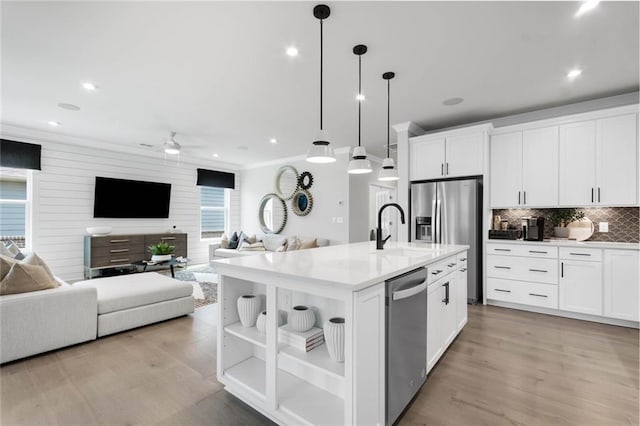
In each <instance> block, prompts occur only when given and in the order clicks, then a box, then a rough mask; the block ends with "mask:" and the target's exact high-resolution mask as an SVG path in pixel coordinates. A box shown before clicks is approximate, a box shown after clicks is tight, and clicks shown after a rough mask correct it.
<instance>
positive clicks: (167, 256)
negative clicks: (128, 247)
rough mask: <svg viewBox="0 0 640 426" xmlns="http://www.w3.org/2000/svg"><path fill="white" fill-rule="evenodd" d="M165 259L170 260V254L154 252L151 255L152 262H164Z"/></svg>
mask: <svg viewBox="0 0 640 426" xmlns="http://www.w3.org/2000/svg"><path fill="white" fill-rule="evenodd" d="M167 260H171V255H170V254H154V255H152V256H151V261H152V262H166V261H167Z"/></svg>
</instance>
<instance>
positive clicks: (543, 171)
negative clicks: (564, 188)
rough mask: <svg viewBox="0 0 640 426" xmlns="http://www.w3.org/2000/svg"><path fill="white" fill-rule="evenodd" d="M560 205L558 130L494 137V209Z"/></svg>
mask: <svg viewBox="0 0 640 426" xmlns="http://www.w3.org/2000/svg"><path fill="white" fill-rule="evenodd" d="M557 204H558V127H557V126H552V127H545V128H540V129H532V130H524V131H518V132H513V133H504V134H497V135H494V136H492V137H491V207H494V208H496V207H549V206H556V205H557Z"/></svg>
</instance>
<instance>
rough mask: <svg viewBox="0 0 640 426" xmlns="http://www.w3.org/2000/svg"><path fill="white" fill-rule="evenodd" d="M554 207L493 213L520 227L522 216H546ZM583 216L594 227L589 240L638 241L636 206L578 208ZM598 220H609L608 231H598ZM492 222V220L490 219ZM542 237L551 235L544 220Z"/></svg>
mask: <svg viewBox="0 0 640 426" xmlns="http://www.w3.org/2000/svg"><path fill="white" fill-rule="evenodd" d="M553 210H554V209H497V210H493V215H494V216H495V215H499V216H500V218H501V219H502V220H507V221H509V227H515V228H517V229H520V218H522V217H523V216H543V217H545V218H547V217H548V216H549V214H550V213H551V212H552V211H553ZM580 210H581V211H583V212H584V214H585V217H587V218H589V219H590V220H591V221H592V222H593V224H594V225H595V227H596V230H595V232H594V233H593V235H592V236H591V238H589V241H606V242H615V241H617V242H626V243H637V242H640V218H639V215H640V208H638V207H596V208H580ZM599 222H609V232H598V223H599ZM491 223H493V220H492V221H491ZM544 237H545V238H551V237H553V226H552V225H551V223H549V222H548V221H546V220H545V224H544Z"/></svg>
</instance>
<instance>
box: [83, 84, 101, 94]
mask: <svg viewBox="0 0 640 426" xmlns="http://www.w3.org/2000/svg"><path fill="white" fill-rule="evenodd" d="M82 88H83V89H84V90H87V91H89V92H93V91H95V90H96V89H97V88H98V86H96V85H95V84H93V83H90V82H86V83H82Z"/></svg>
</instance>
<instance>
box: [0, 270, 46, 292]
mask: <svg viewBox="0 0 640 426" xmlns="http://www.w3.org/2000/svg"><path fill="white" fill-rule="evenodd" d="M57 284H58V283H57V282H55V281H53V280H51V278H50V277H49V274H47V271H45V270H44V268H43V267H42V266H36V265H27V264H24V263H19V262H16V263H14V264H13V266H12V267H11V269H10V270H9V273H8V274H7V276H6V277H4V279H3V280H2V281H1V282H0V296H4V295H7V294H17V293H27V292H31V291H40V290H47V289H50V288H56V287H57V286H58V285H57Z"/></svg>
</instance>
